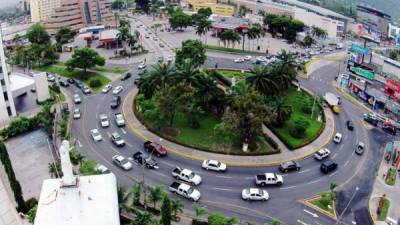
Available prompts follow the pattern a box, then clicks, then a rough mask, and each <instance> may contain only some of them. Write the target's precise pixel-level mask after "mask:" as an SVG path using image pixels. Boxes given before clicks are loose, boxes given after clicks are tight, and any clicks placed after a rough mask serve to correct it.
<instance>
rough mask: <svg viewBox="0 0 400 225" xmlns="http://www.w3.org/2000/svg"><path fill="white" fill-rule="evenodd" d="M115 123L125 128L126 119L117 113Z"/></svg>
mask: <svg viewBox="0 0 400 225" xmlns="http://www.w3.org/2000/svg"><path fill="white" fill-rule="evenodd" d="M115 123H116V124H117V126H118V127H123V126H125V119H124V116H123V115H122V113H115Z"/></svg>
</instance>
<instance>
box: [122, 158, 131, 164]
mask: <svg viewBox="0 0 400 225" xmlns="http://www.w3.org/2000/svg"><path fill="white" fill-rule="evenodd" d="M128 162H129V161H128V160H127V159H123V160H121V165H124V164H127V163H128Z"/></svg>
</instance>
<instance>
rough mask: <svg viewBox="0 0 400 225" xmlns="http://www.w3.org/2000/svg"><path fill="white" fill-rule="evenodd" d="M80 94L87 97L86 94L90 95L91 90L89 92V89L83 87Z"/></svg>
mask: <svg viewBox="0 0 400 225" xmlns="http://www.w3.org/2000/svg"><path fill="white" fill-rule="evenodd" d="M82 92H83V94H85V95H88V94H90V93H92V90H90V88H89V87H88V86H83V88H82Z"/></svg>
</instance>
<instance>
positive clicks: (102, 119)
mask: <svg viewBox="0 0 400 225" xmlns="http://www.w3.org/2000/svg"><path fill="white" fill-rule="evenodd" d="M99 118H100V125H101V127H103V128H106V127H109V126H110V120H109V119H108V116H107V115H106V114H100V115H99Z"/></svg>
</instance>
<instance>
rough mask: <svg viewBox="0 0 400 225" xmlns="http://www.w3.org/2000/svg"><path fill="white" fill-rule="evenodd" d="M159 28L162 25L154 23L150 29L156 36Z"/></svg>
mask: <svg viewBox="0 0 400 225" xmlns="http://www.w3.org/2000/svg"><path fill="white" fill-rule="evenodd" d="M160 27H162V24H161V23H155V24H153V25H152V26H151V28H153V29H154V33H155V34H157V30H158V28H160Z"/></svg>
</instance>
